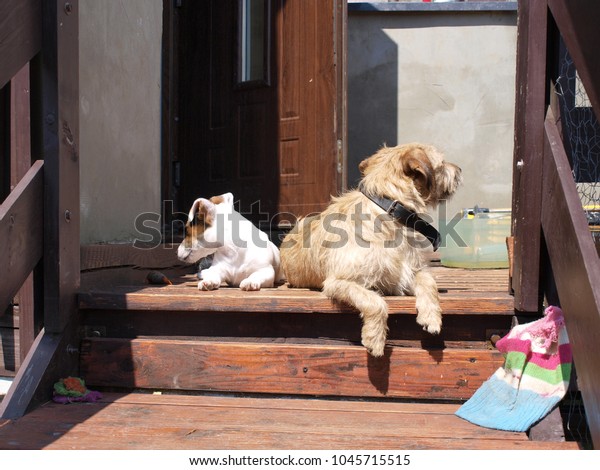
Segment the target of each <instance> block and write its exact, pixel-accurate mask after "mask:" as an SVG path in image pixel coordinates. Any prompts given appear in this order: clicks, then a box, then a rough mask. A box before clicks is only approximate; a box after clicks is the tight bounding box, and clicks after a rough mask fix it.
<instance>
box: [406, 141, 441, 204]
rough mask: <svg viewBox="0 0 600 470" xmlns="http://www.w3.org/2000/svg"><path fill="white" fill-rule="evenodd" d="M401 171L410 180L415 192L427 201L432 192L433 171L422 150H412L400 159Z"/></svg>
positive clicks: (433, 182) (433, 183)
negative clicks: (413, 184) (415, 189)
mask: <svg viewBox="0 0 600 470" xmlns="http://www.w3.org/2000/svg"><path fill="white" fill-rule="evenodd" d="M402 171H403V172H404V174H405V175H406V176H408V177H409V178H412V180H413V181H414V182H415V186H416V187H417V190H418V191H419V193H420V194H421V196H423V198H425V199H427V198H428V197H429V195H430V194H431V193H432V192H433V190H434V185H435V171H434V169H433V165H432V164H431V161H430V160H429V157H428V156H427V154H426V153H425V151H424V150H421V149H419V148H416V149H412V150H411V151H410V152H408V153H406V154H405V155H404V156H403V158H402Z"/></svg>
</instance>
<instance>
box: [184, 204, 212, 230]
mask: <svg viewBox="0 0 600 470" xmlns="http://www.w3.org/2000/svg"><path fill="white" fill-rule="evenodd" d="M214 217H215V205H214V204H213V203H212V202H211V201H209V200H208V199H204V198H198V199H196V200H195V201H194V204H192V208H191V209H190V212H189V214H188V222H190V223H191V222H194V221H203V222H205V223H207V224H209V225H212V221H213V219H214Z"/></svg>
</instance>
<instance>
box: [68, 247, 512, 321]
mask: <svg viewBox="0 0 600 470" xmlns="http://www.w3.org/2000/svg"><path fill="white" fill-rule="evenodd" d="M158 252H159V253H160V249H159V250H158ZM140 256H142V257H146V258H147V257H148V255H145V254H144V255H140ZM161 256H164V257H163V258H161V259H160V260H159V261H161V262H162V263H164V262H166V261H167V260H168V256H165V255H164V253H163V254H162V255H161ZM144 262H145V263H149V262H150V261H149V259H145V260H144ZM146 266H148V264H146ZM431 269H432V272H433V275H434V277H435V278H436V280H437V282H438V289H439V291H440V302H441V306H442V310H443V311H444V313H445V314H450V315H451V314H461V313H469V314H472V315H476V314H479V315H512V314H513V312H514V308H513V299H512V297H511V296H510V295H509V294H508V292H507V290H508V287H507V286H508V274H507V270H506V269H497V270H466V269H455V268H445V267H441V266H433V267H432V268H431ZM149 271H150V270H149V269H148V268H143V269H142V268H122V269H106V270H96V271H91V272H87V273H84V274H83V275H82V281H81V283H82V286H81V289H80V293H79V307H80V308H83V309H116V310H124V309H129V310H145V311H150V310H169V311H176V310H180V311H184V310H189V311H215V312H235V311H245V312H265V311H268V312H297V313H302V312H304V313H312V312H321V313H349V312H354V310H352V309H351V308H350V307H348V306H346V305H342V304H339V303H336V302H333V301H331V300H330V299H328V298H327V297H326V296H325V295H323V294H322V293H321V292H319V291H315V290H308V289H295V288H294V289H290V288H288V287H287V286H286V285H282V286H279V287H277V288H270V289H262V290H260V291H257V292H243V291H240V290H239V289H236V288H227V287H223V288H221V289H219V290H216V291H210V292H205V291H198V289H197V288H196V284H197V278H196V276H195V275H193V274H189V272H190V268H181V267H177V268H173V269H165V270H163V271H162V272H163V273H164V274H165V275H166V276H167V277H168V278H169V279H170V280H171V281H172V282H173V285H169V286H168V285H164V286H156V285H149V284H148V283H147V282H146V276H147V274H148V272H149ZM386 301H387V302H388V304H389V306H390V313H391V314H392V315H394V314H396V313H414V311H415V299H414V297H411V296H388V297H386Z"/></svg>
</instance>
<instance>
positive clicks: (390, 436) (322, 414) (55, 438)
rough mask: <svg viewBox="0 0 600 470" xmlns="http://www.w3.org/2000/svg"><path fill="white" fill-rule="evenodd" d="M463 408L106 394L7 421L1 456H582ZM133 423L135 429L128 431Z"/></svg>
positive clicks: (566, 445) (1, 428)
mask: <svg viewBox="0 0 600 470" xmlns="http://www.w3.org/2000/svg"><path fill="white" fill-rule="evenodd" d="M457 408H458V405H449V404H431V403H427V404H426V403H397V402H369V401H355V400H352V401H338V400H322V399H294V398H262V397H261V398H252V397H233V396H205V395H180V394H162V395H157V394H149V393H148V394H144V393H128V394H116V393H105V394H104V397H103V399H102V400H101V401H100V402H98V403H90V404H74V405H68V406H65V405H58V404H55V403H52V402H50V403H47V404H45V405H43V406H42V407H40V408H38V409H36V410H34V411H32V412H31V413H29V414H27V415H25V416H24V417H22V418H20V419H18V420H15V421H8V422H5V423H2V424H0V448H1V449H82V450H92V449H104V450H106V449H111V450H112V449H129V450H150V449H168V450H177V449H231V450H234V449H255V450H259V449H289V450H294V449H315V450H316V449H356V450H358V449H365V450H377V449H381V450H384V449H396V450H397V449H403V450H416V449H439V450H443V449H467V450H470V449H511V450H514V449H538V450H546V449H578V445H577V443H575V442H533V441H529V440H528V438H527V436H526V435H525V433H515V432H505V431H497V430H492V429H487V428H482V427H479V426H475V425H473V424H471V423H469V422H467V421H464V420H462V419H460V418H458V417H456V416H455V415H454V412H455V411H456V409H457ZM124 423H127V425H124Z"/></svg>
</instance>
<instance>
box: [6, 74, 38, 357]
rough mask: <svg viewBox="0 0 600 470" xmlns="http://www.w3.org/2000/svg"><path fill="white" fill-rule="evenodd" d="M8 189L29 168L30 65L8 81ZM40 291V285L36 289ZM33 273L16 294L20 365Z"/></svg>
mask: <svg viewBox="0 0 600 470" xmlns="http://www.w3.org/2000/svg"><path fill="white" fill-rule="evenodd" d="M10 95H11V129H10V134H11V135H10V141H11V145H10V151H11V152H10V153H11V158H10V159H11V165H10V167H11V187H13V188H14V187H15V186H16V185H17V184H18V182H19V181H20V180H21V178H23V176H25V174H26V173H27V171H29V168H31V161H32V159H31V125H30V121H31V116H30V100H29V96H30V86H29V64H27V65H25V67H23V68H22V69H21V70H19V72H18V73H17V75H15V76H14V77H13V79H12V80H11V87H10ZM38 287H40V288H41V285H38ZM34 296H35V292H34V275H33V273H32V274H30V275H29V277H28V278H27V279H26V280H25V282H24V283H23V286H22V287H21V289H20V290H19V294H18V297H19V315H20V317H21V318H20V326H19V336H20V340H19V347H20V349H19V350H18V354H19V364H20V363H21V362H22V361H23V360H24V359H25V356H26V355H27V352H28V351H29V348H31V345H32V344H33V341H34V340H35V337H36V334H37V332H38V331H36V326H35V319H34V317H35V313H34V310H35V302H34Z"/></svg>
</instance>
